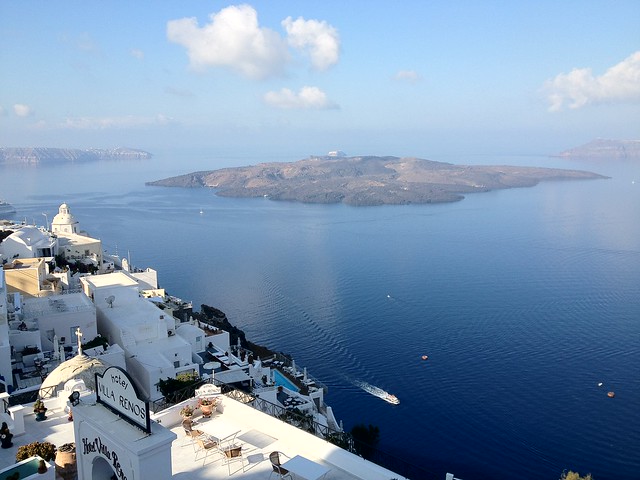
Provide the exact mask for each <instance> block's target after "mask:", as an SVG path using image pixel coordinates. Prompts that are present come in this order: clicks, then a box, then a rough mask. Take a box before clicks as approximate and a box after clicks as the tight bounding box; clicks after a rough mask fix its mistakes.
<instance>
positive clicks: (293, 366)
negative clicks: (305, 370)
mask: <svg viewBox="0 0 640 480" xmlns="http://www.w3.org/2000/svg"><path fill="white" fill-rule="evenodd" d="M291 370H293V374H294V375H295V373H296V361H295V360H293V359H291Z"/></svg>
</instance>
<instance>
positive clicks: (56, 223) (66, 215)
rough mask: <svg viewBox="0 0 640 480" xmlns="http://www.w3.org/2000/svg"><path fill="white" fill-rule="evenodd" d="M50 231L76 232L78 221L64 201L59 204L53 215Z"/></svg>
mask: <svg viewBox="0 0 640 480" xmlns="http://www.w3.org/2000/svg"><path fill="white" fill-rule="evenodd" d="M51 231H52V232H53V233H78V221H77V220H76V217H74V216H73V215H72V213H71V209H70V208H69V205H67V204H66V203H63V204H62V205H60V207H59V208H58V214H57V215H56V216H55V217H53V221H52V222H51Z"/></svg>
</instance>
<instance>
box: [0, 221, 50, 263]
mask: <svg viewBox="0 0 640 480" xmlns="http://www.w3.org/2000/svg"><path fill="white" fill-rule="evenodd" d="M3 230H10V231H13V233H12V234H11V235H9V236H8V237H7V238H5V239H4V240H3V241H2V242H0V259H1V260H2V263H6V262H10V261H11V260H13V259H16V258H21V259H24V258H48V257H53V256H55V255H56V254H57V252H58V250H57V249H58V247H57V242H56V239H55V238H52V236H51V235H50V234H49V232H47V231H46V230H44V229H41V228H38V227H36V226H34V225H17V224H16V225H10V226H8V227H6V228H4V229H3Z"/></svg>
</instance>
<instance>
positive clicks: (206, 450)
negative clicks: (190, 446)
mask: <svg viewBox="0 0 640 480" xmlns="http://www.w3.org/2000/svg"><path fill="white" fill-rule="evenodd" d="M194 445H195V446H196V458H195V460H196V462H197V461H198V460H200V458H202V466H204V464H205V463H207V457H208V456H209V455H215V454H216V452H217V451H218V442H216V441H215V440H213V439H211V438H209V437H207V436H206V435H203V436H202V437H197V438H196V439H195V443H194ZM200 455H202V457H200Z"/></svg>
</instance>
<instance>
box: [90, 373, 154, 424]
mask: <svg viewBox="0 0 640 480" xmlns="http://www.w3.org/2000/svg"><path fill="white" fill-rule="evenodd" d="M96 397H97V398H96V399H97V401H98V403H101V404H102V405H104V406H105V407H107V408H108V409H109V410H111V411H112V412H114V413H115V414H116V415H118V416H119V417H121V418H123V419H125V420H127V421H128V422H129V423H132V424H133V425H136V426H137V427H140V428H141V429H142V430H144V431H145V432H147V433H151V418H150V417H149V402H146V401H144V400H141V399H140V398H138V392H137V390H136V386H135V385H134V383H133V380H132V379H131V377H130V376H129V374H128V373H127V372H125V371H124V370H122V369H121V368H120V367H109V368H107V369H106V370H105V371H104V373H103V374H102V375H100V374H99V373H96Z"/></svg>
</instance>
